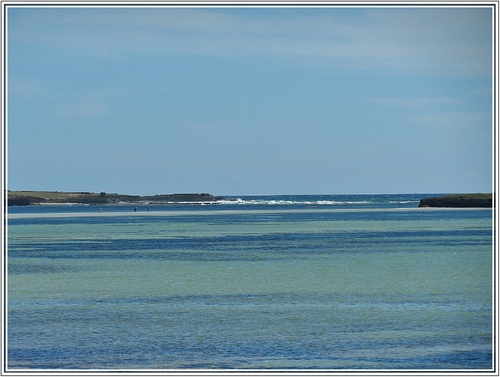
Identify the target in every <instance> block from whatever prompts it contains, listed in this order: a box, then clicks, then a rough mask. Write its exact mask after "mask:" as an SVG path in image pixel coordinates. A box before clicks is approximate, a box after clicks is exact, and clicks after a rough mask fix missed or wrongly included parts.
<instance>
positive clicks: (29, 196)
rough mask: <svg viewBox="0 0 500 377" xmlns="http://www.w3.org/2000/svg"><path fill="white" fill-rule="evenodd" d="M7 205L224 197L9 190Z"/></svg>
mask: <svg viewBox="0 0 500 377" xmlns="http://www.w3.org/2000/svg"><path fill="white" fill-rule="evenodd" d="M7 194H8V195H7V205H9V206H28V205H41V204H96V205H99V204H113V203H131V204H146V203H151V204H169V203H186V202H187V203H206V202H216V201H218V200H222V199H224V197H222V196H214V195H211V194H206V193H201V194H160V195H151V196H140V195H123V194H116V193H113V194H110V193H106V192H100V193H95V192H63V191H10V190H9V191H8V192H7Z"/></svg>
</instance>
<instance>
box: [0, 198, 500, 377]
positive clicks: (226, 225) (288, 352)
mask: <svg viewBox="0 0 500 377" xmlns="http://www.w3.org/2000/svg"><path fill="white" fill-rule="evenodd" d="M294 205H295V206H294V207H293V210H290V209H291V207H290V208H288V207H286V206H285V207H283V206H281V207H279V208H277V207H275V206H273V207H266V209H265V210H262V208H260V207H259V210H257V211H255V210H253V208H255V207H251V208H250V207H245V206H241V207H237V208H235V207H232V209H230V210H227V208H226V207H221V210H218V208H219V207H211V208H210V211H204V210H201V209H200V208H195V209H193V208H192V207H189V208H187V207H186V208H180V207H176V208H175V211H173V210H165V208H160V209H158V208H153V211H151V213H145V212H141V213H124V211H123V210H122V209H120V210H117V211H113V208H112V207H109V208H108V207H106V208H105V211H104V213H103V214H98V213H96V214H90V215H88V212H89V211H82V212H83V213H84V214H85V213H87V215H85V216H78V215H77V214H75V213H73V214H64V213H63V212H62V211H60V210H59V209H57V210H55V211H53V212H50V211H47V212H46V213H40V212H36V211H35V212H36V213H34V214H33V213H32V214H31V215H30V214H19V215H12V216H11V218H10V219H9V224H8V272H9V273H8V322H7V324H8V367H9V368H12V369H17V368H28V369H37V370H40V369H120V370H123V369H154V370H158V369H252V370H255V369H285V370H288V369H290V370H298V369H315V370H316V369H355V370H360V369H368V370H376V369H404V370H407V369H417V370H424V369H425V370H428V369H439V370H447V369H474V370H477V369H484V370H488V369H490V368H491V367H492V314H491V313H492V310H491V309H492V307H491V305H492V298H491V295H492V273H491V271H492V244H491V243H492V234H491V233H492V221H491V211H489V210H430V209H416V208H407V209H398V208H383V209H380V210H377V209H374V208H373V207H372V208H365V209H363V208H362V209H359V208H343V209H341V210H338V209H335V208H333V207H327V208H326V209H325V208H323V207H322V208H321V209H318V208H300V207H299V208H297V207H296V204H294ZM222 209H223V210H222ZM250 209H252V210H250ZM37 211H40V210H37ZM21 212H22V211H21Z"/></svg>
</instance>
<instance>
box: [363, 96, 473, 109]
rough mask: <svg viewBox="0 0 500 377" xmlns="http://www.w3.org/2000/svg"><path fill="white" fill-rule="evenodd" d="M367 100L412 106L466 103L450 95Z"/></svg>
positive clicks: (379, 103) (389, 104) (383, 103)
mask: <svg viewBox="0 0 500 377" xmlns="http://www.w3.org/2000/svg"><path fill="white" fill-rule="evenodd" d="M366 102H368V103H374V104H377V105H386V106H396V107H410V108H411V107H414V108H424V107H440V106H446V105H464V102H463V101H462V100H461V99H459V98H449V97H434V98H428V97H422V98H411V97H389V98H376V99H372V100H368V101H366Z"/></svg>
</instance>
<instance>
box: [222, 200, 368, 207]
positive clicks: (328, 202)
mask: <svg viewBox="0 0 500 377" xmlns="http://www.w3.org/2000/svg"><path fill="white" fill-rule="evenodd" d="M217 203H218V204H228V205H243V204H246V205H319V206H322V205H342V204H367V203H370V202H367V201H356V202H353V201H336V200H314V201H307V200H306V201H297V200H283V199H281V200H276V199H241V198H236V199H224V200H219V201H217Z"/></svg>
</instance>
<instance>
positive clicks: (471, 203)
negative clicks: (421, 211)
mask: <svg viewBox="0 0 500 377" xmlns="http://www.w3.org/2000/svg"><path fill="white" fill-rule="evenodd" d="M419 207H452V208H474V207H476V208H491V207H493V195H492V194H454V195H445V196H438V197H435V198H425V199H422V200H420V204H419Z"/></svg>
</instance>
